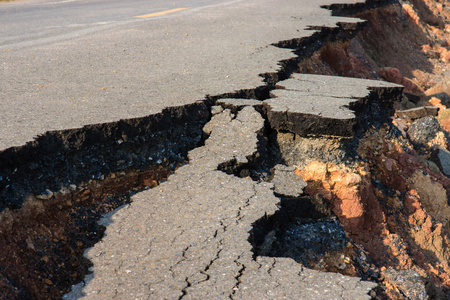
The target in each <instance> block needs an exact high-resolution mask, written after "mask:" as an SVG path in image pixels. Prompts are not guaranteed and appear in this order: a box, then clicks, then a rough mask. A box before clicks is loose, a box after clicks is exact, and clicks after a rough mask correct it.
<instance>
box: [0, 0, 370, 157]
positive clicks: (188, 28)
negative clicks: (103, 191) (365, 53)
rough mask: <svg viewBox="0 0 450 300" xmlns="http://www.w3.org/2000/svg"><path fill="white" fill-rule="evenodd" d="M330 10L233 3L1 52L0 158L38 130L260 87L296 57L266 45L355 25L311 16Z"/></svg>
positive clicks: (302, 4)
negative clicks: (321, 29) (324, 28)
mask: <svg viewBox="0 0 450 300" xmlns="http://www.w3.org/2000/svg"><path fill="white" fill-rule="evenodd" d="M336 2H343V1H337V0H321V1H316V0H301V1H299V0H282V1H276V2H274V1H270V0H258V1H257V0H251V1H233V2H229V3H223V4H217V5H214V6H208V7H203V8H197V9H191V10H185V11H183V12H180V13H177V14H171V15H168V16H167V17H158V18H149V19H135V20H134V21H129V22H119V23H118V24H116V25H115V24H110V25H108V26H103V27H100V28H99V29H96V30H94V31H92V32H91V31H81V32H78V34H72V35H66V36H63V38H61V39H58V40H56V41H38V42H35V43H32V44H31V45H25V46H23V45H20V44H19V45H14V44H13V45H5V46H3V47H0V50H1V52H0V53H1V55H0V81H1V82H2V84H1V86H0V99H2V101H0V111H1V112H2V114H1V116H0V150H4V149H7V148H9V147H13V146H21V145H23V144H25V143H26V142H30V141H32V140H33V139H34V138H35V137H36V136H38V135H41V134H43V133H45V132H47V131H52V130H62V129H70V128H79V127H83V126H85V125H89V124H99V123H107V122H114V121H117V120H120V119H130V118H137V117H143V116H147V115H151V114H156V113H159V112H161V111H162V110H163V109H164V108H166V107H172V106H180V105H185V104H189V103H193V102H195V101H199V100H204V99H205V97H206V95H213V96H214V95H220V94H224V93H232V92H234V91H237V90H242V89H254V88H256V87H258V86H263V85H265V83H264V78H263V77H261V76H260V74H264V73H271V72H272V73H276V72H277V71H278V70H280V68H281V67H280V65H279V62H280V61H282V60H286V59H289V58H292V57H295V55H294V54H293V52H292V50H291V49H282V48H279V47H275V46H273V45H272V44H274V43H278V42H279V41H283V40H291V39H299V38H303V37H308V36H311V35H313V34H314V33H316V32H318V30H307V29H308V28H309V26H315V27H316V28H317V27H321V26H327V27H336V26H337V25H336V24H337V23H338V22H357V21H360V20H358V19H349V18H342V17H332V16H331V12H330V11H329V10H326V9H322V8H320V5H322V4H323V5H325V4H331V3H336ZM347 2H348V1H347ZM351 2H352V3H357V2H362V1H361V0H358V1H357V2H355V1H351ZM19 4H20V1H19V2H17V4H16V3H6V4H1V5H0V8H4V7H8V5H19ZM69 4H70V3H67V5H69ZM61 5H64V4H61ZM130 20H131V19H130ZM60 24H61V26H63V25H64V23H60ZM69 25H70V24H69ZM67 26H68V25H67ZM12 103H14V105H11V104H12Z"/></svg>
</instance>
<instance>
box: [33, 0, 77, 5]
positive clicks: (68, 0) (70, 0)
mask: <svg viewBox="0 0 450 300" xmlns="http://www.w3.org/2000/svg"><path fill="white" fill-rule="evenodd" d="M75 1H77V0H65V1H58V2H47V3H41V4H42V5H50V4H62V3H69V2H75Z"/></svg>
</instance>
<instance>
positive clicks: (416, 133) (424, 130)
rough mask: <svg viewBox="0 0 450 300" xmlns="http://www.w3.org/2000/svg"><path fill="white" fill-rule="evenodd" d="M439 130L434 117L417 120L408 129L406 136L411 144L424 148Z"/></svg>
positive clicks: (439, 126)
mask: <svg viewBox="0 0 450 300" xmlns="http://www.w3.org/2000/svg"><path fill="white" fill-rule="evenodd" d="M440 130H441V125H440V124H439V122H438V120H436V118H435V117H425V118H421V119H418V120H417V121H415V122H414V123H413V124H412V125H411V126H409V128H408V136H409V139H410V140H411V142H412V143H413V144H416V145H418V146H422V147H425V146H426V145H427V143H428V142H429V141H431V140H432V139H433V138H434V137H435V136H436V134H437V133H438V132H439V131H440Z"/></svg>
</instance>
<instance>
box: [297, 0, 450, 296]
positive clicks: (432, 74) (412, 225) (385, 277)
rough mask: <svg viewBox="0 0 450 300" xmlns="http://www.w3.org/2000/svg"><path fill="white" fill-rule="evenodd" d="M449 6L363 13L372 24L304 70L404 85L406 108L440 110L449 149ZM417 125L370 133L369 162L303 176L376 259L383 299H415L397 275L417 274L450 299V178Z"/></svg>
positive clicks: (426, 0) (424, 1) (365, 142)
mask: <svg viewBox="0 0 450 300" xmlns="http://www.w3.org/2000/svg"><path fill="white" fill-rule="evenodd" d="M449 4H450V2H449V1H439V2H438V1H433V0H413V1H410V2H404V3H403V4H393V5H389V6H386V7H383V8H378V9H372V10H367V11H364V12H362V13H359V14H357V15H356V16H357V17H359V18H361V19H365V20H367V21H368V26H367V27H366V28H364V29H363V30H362V31H361V32H360V33H359V34H358V35H357V37H356V38H355V39H353V40H351V41H344V42H342V41H341V42H334V43H331V44H328V45H326V46H325V47H323V48H322V49H321V50H319V51H317V52H316V53H314V54H313V56H312V57H311V58H309V59H305V60H303V61H302V62H301V63H300V69H301V71H302V72H304V73H315V74H328V75H340V76H348V77H358V78H369V79H384V80H387V81H390V82H395V83H399V84H403V85H404V86H405V93H407V95H408V98H409V100H405V101H404V102H403V103H401V104H397V108H405V107H406V108H411V107H416V106H419V105H424V104H425V105H431V106H437V107H439V108H440V112H439V116H438V120H439V122H440V124H441V127H442V128H443V130H442V131H440V132H439V133H438V134H437V135H436V136H435V137H434V139H433V140H430V141H429V143H428V145H426V146H427V147H428V148H430V147H431V145H435V144H437V145H441V146H443V147H444V148H446V149H449V145H448V141H447V139H446V135H447V136H448V132H444V131H445V130H447V131H448V130H450V110H447V109H446V107H447V106H449V107H450V98H449V95H450V79H449V78H447V76H448V75H449V74H450V72H449V71H448V63H447V62H448V61H450V25H449V24H446V23H445V20H447V19H448V20H450V9H449V7H450V6H449ZM411 100H414V101H411ZM408 121H411V120H406V119H405V120H401V119H396V120H394V121H393V122H392V123H391V124H385V125H384V126H383V127H382V128H381V129H377V130H375V129H373V130H369V131H368V132H366V134H365V137H364V138H363V139H361V140H360V141H359V147H358V150H357V154H358V156H359V158H360V159H362V161H363V162H360V163H358V164H357V163H348V164H346V165H344V164H341V165H335V164H331V163H322V162H312V163H310V164H309V165H307V166H306V167H304V168H302V169H299V170H297V171H296V173H297V174H298V175H299V176H301V177H302V178H303V179H304V180H305V181H307V182H308V186H307V188H306V189H305V191H306V192H307V193H308V194H310V195H312V196H315V195H321V196H323V197H324V198H325V199H327V200H328V202H329V204H330V206H331V208H332V210H333V212H334V213H335V214H336V215H337V216H338V218H339V221H340V223H341V224H342V225H343V226H344V228H345V230H346V232H347V233H348V234H349V236H350V237H351V238H352V239H353V240H354V241H355V242H356V243H358V244H360V245H362V246H363V248H364V249H365V250H366V251H368V253H369V254H370V256H371V257H372V258H373V259H374V260H375V261H376V263H377V266H378V267H379V270H380V272H381V274H382V276H381V278H382V284H383V285H384V289H385V290H384V292H383V293H382V295H378V296H379V297H381V298H383V297H384V298H388V299H405V298H406V297H409V294H408V291H407V289H405V288H404V287H402V286H401V285H400V284H399V283H398V282H397V281H395V280H392V276H390V272H391V270H396V271H398V272H399V271H401V270H404V271H411V270H412V271H415V272H417V274H419V275H420V276H421V277H422V278H425V279H426V280H425V283H426V288H427V293H428V295H429V296H430V297H435V299H448V298H450V264H449V259H450V248H449V247H450V235H449V230H450V225H449V221H448V220H450V206H449V201H448V199H449V195H450V179H449V178H448V177H446V176H444V175H443V174H442V173H441V172H440V171H439V168H438V167H437V166H436V165H435V164H434V163H432V162H431V161H429V160H428V158H429V157H428V156H427V154H426V153H425V154H424V153H422V154H421V155H419V154H418V153H417V152H416V151H415V150H414V147H413V145H412V144H411V143H410V142H409V141H408V137H407V134H406V133H405V131H404V129H405V128H407V127H408V126H409V125H410V124H409V123H408ZM394 132H395V133H394ZM398 132H400V133H401V134H400V135H399V134H398ZM428 154H429V153H428ZM415 297H419V295H413V296H412V298H414V299H419V298H415Z"/></svg>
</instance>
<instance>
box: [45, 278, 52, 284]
mask: <svg viewBox="0 0 450 300" xmlns="http://www.w3.org/2000/svg"><path fill="white" fill-rule="evenodd" d="M44 283H45V284H47V285H53V282H52V281H51V280H50V279H48V278H45V279H44Z"/></svg>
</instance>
